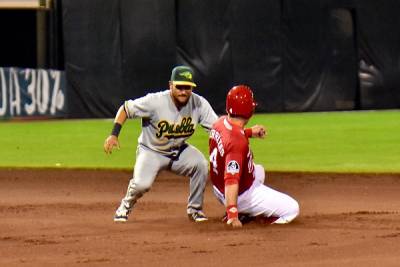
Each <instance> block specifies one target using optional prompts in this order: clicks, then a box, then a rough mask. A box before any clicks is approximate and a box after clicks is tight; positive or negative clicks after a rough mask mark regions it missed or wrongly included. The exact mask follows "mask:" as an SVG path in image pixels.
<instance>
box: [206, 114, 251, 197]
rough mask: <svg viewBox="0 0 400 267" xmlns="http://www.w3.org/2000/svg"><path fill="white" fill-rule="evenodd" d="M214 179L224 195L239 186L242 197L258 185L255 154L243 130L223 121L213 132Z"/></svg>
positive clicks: (212, 177) (211, 146)
mask: <svg viewBox="0 0 400 267" xmlns="http://www.w3.org/2000/svg"><path fill="white" fill-rule="evenodd" d="M209 147H210V151H209V152H210V178H211V181H212V183H213V184H214V185H215V186H216V187H217V188H218V190H219V191H220V192H221V193H222V194H224V193H225V185H226V184H231V183H237V182H238V183H239V195H240V194H241V193H243V192H244V191H246V190H247V189H248V188H250V187H251V185H252V184H253V181H254V173H253V172H254V164H253V154H252V152H251V150H250V148H249V141H248V139H247V137H246V135H245V133H244V131H243V129H242V128H241V127H239V126H237V125H234V124H231V123H229V121H228V119H227V117H226V116H224V117H221V118H219V119H218V120H217V121H216V122H215V123H214V125H213V128H212V130H211V131H210V139H209Z"/></svg>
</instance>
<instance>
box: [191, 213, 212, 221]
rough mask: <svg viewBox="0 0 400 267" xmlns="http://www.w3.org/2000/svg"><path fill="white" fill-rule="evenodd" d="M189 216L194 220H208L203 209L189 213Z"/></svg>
mask: <svg viewBox="0 0 400 267" xmlns="http://www.w3.org/2000/svg"><path fill="white" fill-rule="evenodd" d="M188 217H189V220H191V221H194V222H205V221H208V218H207V216H206V215H205V214H204V212H203V211H201V210H198V211H195V212H193V213H188Z"/></svg>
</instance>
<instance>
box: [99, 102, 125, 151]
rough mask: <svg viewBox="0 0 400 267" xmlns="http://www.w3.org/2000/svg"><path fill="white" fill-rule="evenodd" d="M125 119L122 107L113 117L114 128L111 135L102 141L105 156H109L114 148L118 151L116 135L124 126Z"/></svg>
mask: <svg viewBox="0 0 400 267" xmlns="http://www.w3.org/2000/svg"><path fill="white" fill-rule="evenodd" d="M126 118H127V115H126V112H125V108H124V105H122V106H121V107H120V108H119V109H118V112H117V115H115V119H114V126H113V129H112V131H111V134H110V135H109V136H108V137H107V139H106V140H105V141H104V152H106V154H111V153H112V150H113V148H114V147H116V148H117V149H119V142H118V135H119V132H120V131H121V128H122V125H124V123H125V121H126Z"/></svg>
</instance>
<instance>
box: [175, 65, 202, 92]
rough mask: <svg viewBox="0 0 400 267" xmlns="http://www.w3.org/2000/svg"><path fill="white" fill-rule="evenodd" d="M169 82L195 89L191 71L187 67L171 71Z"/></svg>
mask: <svg viewBox="0 0 400 267" xmlns="http://www.w3.org/2000/svg"><path fill="white" fill-rule="evenodd" d="M171 82H172V83H173V84H175V85H190V86H193V87H196V84H195V83H194V82H193V70H192V68H190V67H187V66H177V67H175V68H174V69H173V70H172V73H171Z"/></svg>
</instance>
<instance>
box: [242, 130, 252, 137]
mask: <svg viewBox="0 0 400 267" xmlns="http://www.w3.org/2000/svg"><path fill="white" fill-rule="evenodd" d="M244 135H245V136H246V137H247V138H250V137H252V136H253V130H252V129H251V128H246V129H244Z"/></svg>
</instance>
